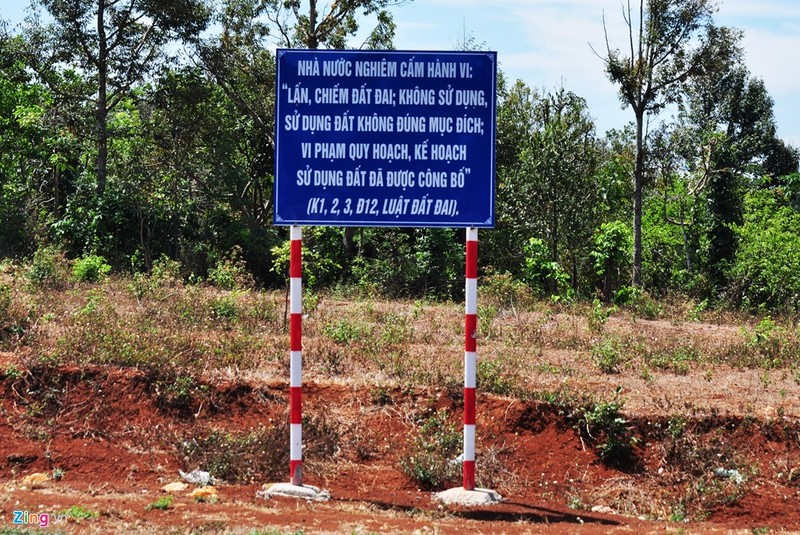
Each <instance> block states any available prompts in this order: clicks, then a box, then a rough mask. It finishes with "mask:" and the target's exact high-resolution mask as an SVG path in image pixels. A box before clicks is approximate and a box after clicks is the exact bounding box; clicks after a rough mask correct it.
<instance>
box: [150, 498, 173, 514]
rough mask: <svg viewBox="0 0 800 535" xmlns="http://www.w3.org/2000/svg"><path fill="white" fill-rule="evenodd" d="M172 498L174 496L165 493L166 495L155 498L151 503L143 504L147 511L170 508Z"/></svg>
mask: <svg viewBox="0 0 800 535" xmlns="http://www.w3.org/2000/svg"><path fill="white" fill-rule="evenodd" d="M173 499H174V498H173V497H172V495H171V494H167V495H166V496H163V497H161V498H159V499H157V500H156V501H154V502H153V503H149V504H147V505H146V506H145V509H146V510H147V511H152V510H153V509H157V510H159V511H166V510H167V509H170V508H172V500H173Z"/></svg>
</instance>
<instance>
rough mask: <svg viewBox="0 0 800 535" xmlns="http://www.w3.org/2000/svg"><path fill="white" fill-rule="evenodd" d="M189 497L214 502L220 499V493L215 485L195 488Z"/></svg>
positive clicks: (199, 500)
mask: <svg viewBox="0 0 800 535" xmlns="http://www.w3.org/2000/svg"><path fill="white" fill-rule="evenodd" d="M189 497H190V498H192V499H193V500H197V501H198V502H214V501H216V500H218V499H219V494H218V493H217V489H215V488H214V487H200V488H199V489H194V490H193V491H192V492H191V494H189Z"/></svg>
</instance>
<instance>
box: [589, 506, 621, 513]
mask: <svg viewBox="0 0 800 535" xmlns="http://www.w3.org/2000/svg"><path fill="white" fill-rule="evenodd" d="M592 512H593V513H600V514H601V515H613V514H616V513H615V511H614V510H613V509H612V508H611V507H609V506H607V505H595V506H594V507H592Z"/></svg>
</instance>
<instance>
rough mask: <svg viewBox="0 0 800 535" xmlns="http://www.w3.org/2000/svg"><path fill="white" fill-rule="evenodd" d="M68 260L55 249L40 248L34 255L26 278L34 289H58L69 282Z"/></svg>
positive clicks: (49, 247) (50, 247)
mask: <svg viewBox="0 0 800 535" xmlns="http://www.w3.org/2000/svg"><path fill="white" fill-rule="evenodd" d="M67 272H68V270H67V260H66V258H65V257H64V253H62V252H61V251H59V250H58V249H56V248H55V247H52V246H48V247H40V248H39V249H37V250H36V252H35V253H33V259H32V261H31V264H30V266H29V267H28V270H27V271H26V272H25V278H26V279H27V281H28V284H30V286H31V287H32V288H34V289H39V290H42V289H58V288H62V287H63V286H64V285H65V284H66V282H67Z"/></svg>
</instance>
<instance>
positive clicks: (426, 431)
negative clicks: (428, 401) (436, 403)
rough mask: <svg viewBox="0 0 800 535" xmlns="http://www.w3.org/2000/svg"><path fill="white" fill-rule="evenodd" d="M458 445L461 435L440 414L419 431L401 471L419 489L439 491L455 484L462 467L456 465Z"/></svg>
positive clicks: (429, 418)
mask: <svg viewBox="0 0 800 535" xmlns="http://www.w3.org/2000/svg"><path fill="white" fill-rule="evenodd" d="M461 444H462V437H461V433H460V432H459V431H458V429H457V428H456V426H455V424H453V423H451V422H449V421H448V419H447V413H446V412H445V411H443V410H440V411H438V412H436V413H434V414H433V415H431V416H429V417H428V418H427V419H425V420H424V422H423V423H422V425H421V426H420V427H419V429H418V431H417V433H416V435H415V437H414V440H413V443H412V446H411V452H410V453H409V455H408V456H407V457H405V458H404V459H402V461H401V463H400V465H401V468H402V469H403V472H404V473H405V474H406V475H407V476H408V477H410V478H411V479H412V480H413V481H414V482H415V483H416V484H417V485H419V487H420V488H422V489H425V490H439V489H442V488H443V487H444V486H445V485H446V484H448V483H450V484H452V483H453V482H455V481H457V480H458V478H459V476H460V474H461V463H459V462H458V461H457V457H458V455H459V453H460V452H461Z"/></svg>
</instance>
